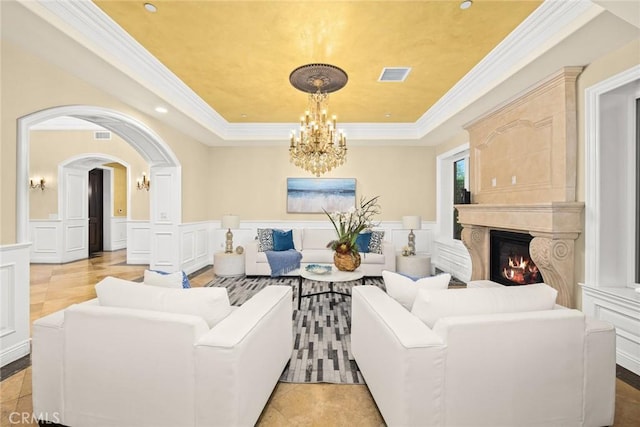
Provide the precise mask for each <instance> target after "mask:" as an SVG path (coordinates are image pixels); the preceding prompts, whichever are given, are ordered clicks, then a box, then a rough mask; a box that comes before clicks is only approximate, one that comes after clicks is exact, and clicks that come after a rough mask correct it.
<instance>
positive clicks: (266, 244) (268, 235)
mask: <svg viewBox="0 0 640 427" xmlns="http://www.w3.org/2000/svg"><path fill="white" fill-rule="evenodd" d="M272 250H273V230H272V229H270V228H258V252H264V251H272Z"/></svg>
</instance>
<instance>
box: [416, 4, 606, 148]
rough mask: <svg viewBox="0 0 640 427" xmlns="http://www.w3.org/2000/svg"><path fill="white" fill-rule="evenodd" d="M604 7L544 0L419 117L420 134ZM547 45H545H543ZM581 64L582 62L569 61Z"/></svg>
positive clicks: (511, 74) (496, 83)
mask: <svg viewBox="0 0 640 427" xmlns="http://www.w3.org/2000/svg"><path fill="white" fill-rule="evenodd" d="M602 11H603V9H602V8H601V7H599V6H594V5H593V3H592V2H591V1H590V0H576V1H554V0H547V1H545V2H544V3H542V4H541V5H540V6H539V7H538V8H537V9H536V10H535V11H534V12H533V13H532V14H531V15H529V16H528V17H527V19H525V20H524V21H523V22H522V23H521V24H520V25H519V26H518V27H517V28H516V29H515V30H513V31H512V32H511V34H509V35H508V36H507V37H506V38H505V39H504V40H503V41H502V42H500V43H499V44H498V46H496V47H495V48H494V49H493V50H492V51H491V52H489V54H488V55H487V56H485V57H484V58H483V59H482V60H481V61H480V62H479V63H478V64H477V65H476V66H475V67H473V68H472V69H471V71H469V72H468V73H467V74H466V75H465V76H464V77H463V78H462V79H460V81H458V83H456V84H455V85H454V86H453V87H452V88H451V89H449V91H448V92H447V93H446V94H445V95H444V96H443V97H442V98H440V100H438V102H436V103H435V104H434V105H433V106H432V107H431V108H430V109H429V110H428V111H427V112H426V113H425V114H424V115H422V117H420V118H419V119H418V120H417V121H416V126H417V128H418V130H417V134H418V135H419V137H420V138H422V137H424V136H425V135H427V134H428V133H429V132H431V131H433V130H434V129H435V128H437V127H438V126H440V125H441V124H443V123H444V122H445V121H446V120H448V119H450V118H451V117H452V116H453V115H455V114H456V113H458V112H460V111H461V110H463V109H464V108H466V107H468V106H469V105H471V104H472V103H473V102H475V101H477V100H478V99H480V98H481V97H482V96H483V95H486V94H487V93H488V92H489V91H490V90H492V89H494V88H495V87H497V86H498V85H499V84H500V83H501V82H503V81H505V80H506V79H507V78H509V77H511V76H513V75H514V74H515V73H516V72H518V71H519V70H521V69H522V68H523V67H525V66H526V65H527V64H529V63H531V62H533V61H534V60H535V59H536V58H537V57H539V56H540V55H542V54H543V53H544V51H546V50H548V49H549V48H551V47H552V46H553V45H555V44H557V43H558V42H560V41H561V40H562V39H564V37H566V36H567V35H568V29H569V28H571V31H573V30H575V29H577V28H579V27H581V26H583V25H584V24H586V23H587V22H588V21H590V20H591V19H593V18H595V16H596V15H597V14H599V13H600V12H602ZM543 47H544V48H543ZM568 65H581V64H568Z"/></svg>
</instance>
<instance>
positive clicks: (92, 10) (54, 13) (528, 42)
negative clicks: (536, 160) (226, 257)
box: [20, 0, 604, 145]
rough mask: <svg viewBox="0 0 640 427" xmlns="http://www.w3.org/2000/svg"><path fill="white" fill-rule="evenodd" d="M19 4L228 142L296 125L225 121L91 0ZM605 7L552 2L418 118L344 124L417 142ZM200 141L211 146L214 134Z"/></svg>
mask: <svg viewBox="0 0 640 427" xmlns="http://www.w3.org/2000/svg"><path fill="white" fill-rule="evenodd" d="M20 2H21V4H22V5H24V6H25V7H26V8H28V9H29V10H31V11H32V12H33V13H35V14H37V15H38V16H40V17H41V18H43V19H45V20H46V21H47V22H49V23H50V24H52V25H53V26H55V27H56V28H57V29H58V30H60V31H62V32H64V33H65V34H67V35H68V36H70V37H72V38H73V39H74V40H75V41H76V42H78V43H79V44H81V45H82V46H84V47H85V48H87V49H89V50H90V51H91V52H93V53H94V54H95V55H97V56H98V57H100V58H102V59H103V60H104V61H106V62H108V63H109V64H111V65H112V66H114V67H116V68H117V69H118V70H120V71H121V72H122V73H124V74H125V75H127V76H129V77H130V78H132V79H134V80H135V81H136V82H137V83H138V84H140V85H141V86H142V87H144V88H145V89H147V90H149V91H150V92H151V93H153V94H155V95H156V96H158V97H159V98H161V99H163V100H164V101H166V102H167V104H169V105H171V106H172V107H173V108H175V109H176V110H178V111H180V112H181V113H183V114H185V115H186V116H188V117H190V118H191V119H192V120H193V121H194V122H196V123H197V124H199V125H200V126H202V127H204V128H205V129H207V130H209V131H210V132H212V133H214V134H215V135H217V136H218V137H219V138H220V139H221V140H222V141H242V140H252V141H280V142H281V143H282V144H284V143H286V142H287V141H288V135H289V134H290V131H291V130H292V129H295V128H296V126H297V124H293V123H291V124H289V123H229V122H227V121H226V120H225V119H224V118H223V117H222V116H221V115H220V114H219V113H218V112H217V111H215V110H214V109H213V108H212V107H211V106H210V105H209V104H207V103H206V102H204V100H203V99H202V98H200V97H199V96H198V95H197V94H196V93H195V92H194V91H193V90H192V89H191V88H189V87H188V86H187V85H186V84H185V83H184V82H182V80H180V79H179V78H178V77H177V76H176V75H175V74H173V73H172V72H171V71H170V70H169V69H168V68H167V67H166V66H164V64H162V63H161V62H160V61H159V60H158V59H157V58H155V57H154V56H153V55H152V54H151V53H149V52H148V51H147V50H146V49H145V48H144V47H143V46H142V45H140V44H139V43H138V42H137V41H136V40H134V39H133V38H132V37H131V36H130V35H129V34H128V33H127V32H125V31H124V30H123V29H122V28H121V27H120V26H119V25H118V24H116V23H115V22H114V21H113V20H112V19H111V18H110V17H109V16H108V15H106V14H105V13H104V12H103V11H102V10H101V9H100V8H99V7H98V6H96V5H95V4H94V3H93V2H92V1H89V0H75V1H47V0H37V1H29V0H26V1H23V0H20ZM603 10H604V9H603V8H601V7H600V6H596V5H594V4H593V3H592V2H591V1H590V0H574V1H560V0H546V1H545V2H544V3H542V4H541V5H540V6H539V7H538V8H537V9H536V10H535V11H534V12H533V13H532V14H531V15H530V16H529V17H528V18H527V19H525V21H523V23H522V24H520V25H519V26H518V27H517V28H516V29H515V30H514V31H513V32H512V33H511V34H509V36H507V37H506V38H505V39H504V40H503V41H502V42H501V43H500V44H499V45H498V46H497V47H496V48H494V49H493V50H492V51H491V52H490V53H489V54H488V55H487V56H486V57H485V58H484V59H483V60H482V61H480V62H479V63H478V64H477V65H476V66H475V67H474V68H473V69H472V70H471V71H470V72H469V73H467V75H465V76H464V77H463V78H462V79H461V80H460V81H459V82H458V83H457V84H456V85H455V86H453V88H452V89H450V90H449V91H448V92H447V93H446V94H445V95H444V96H443V97H442V98H441V99H440V100H439V101H438V102H436V103H435V104H434V105H433V106H432V107H431V108H430V109H429V110H428V111H427V112H425V114H423V115H422V117H420V119H418V120H417V121H416V122H415V123H343V124H342V125H341V127H342V128H343V129H345V131H346V133H347V135H348V138H349V139H350V140H351V141H354V140H361V141H364V140H370V141H380V140H393V141H396V140H402V141H413V142H416V141H418V140H420V139H422V138H424V137H425V136H426V135H427V134H429V133H430V132H432V131H434V130H435V129H437V128H438V127H440V126H441V125H443V124H444V123H445V122H446V121H447V120H449V119H451V118H452V117H453V116H454V115H456V114H457V113H459V112H460V111H462V110H463V109H464V108H465V107H467V106H469V105H470V104H471V103H473V102H475V101H477V100H478V99H480V98H481V97H482V96H483V95H485V94H487V93H488V92H489V91H490V90H491V89H493V88H495V87H496V86H498V85H499V84H500V83H502V82H504V81H505V80H506V79H507V78H509V77H511V76H512V75H514V74H515V73H516V72H517V71H519V70H521V69H522V68H524V67H525V66H526V65H527V64H528V63H530V62H531V61H533V60H534V59H535V58H537V57H538V56H540V55H541V54H542V53H543V52H544V51H545V50H547V49H549V48H550V47H552V46H553V45H554V44H555V43H557V42H558V41H560V40H562V38H564V37H566V35H568V34H569V33H570V32H571V31H572V30H575V29H576V28H579V27H580V26H582V25H584V24H585V23H586V22H588V21H589V20H591V19H593V18H594V17H595V16H597V14H599V13H601V12H602V11H603ZM115 96H117V95H115ZM202 142H204V143H205V144H209V145H211V144H212V142H211V141H210V140H208V141H202ZM213 144H215V145H218V144H219V143H213ZM220 145H224V143H222V144H220Z"/></svg>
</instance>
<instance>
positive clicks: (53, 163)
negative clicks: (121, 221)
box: [29, 130, 149, 220]
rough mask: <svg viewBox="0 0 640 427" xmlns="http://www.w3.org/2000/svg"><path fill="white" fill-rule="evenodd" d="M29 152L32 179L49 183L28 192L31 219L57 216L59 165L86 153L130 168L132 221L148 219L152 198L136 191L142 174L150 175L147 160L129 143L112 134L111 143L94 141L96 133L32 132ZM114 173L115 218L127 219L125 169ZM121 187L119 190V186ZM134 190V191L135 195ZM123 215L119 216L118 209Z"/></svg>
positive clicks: (121, 168) (122, 168)
mask: <svg viewBox="0 0 640 427" xmlns="http://www.w3.org/2000/svg"><path fill="white" fill-rule="evenodd" d="M30 137H31V138H30V139H31V140H30V148H29V170H30V176H31V177H33V178H38V177H40V176H44V177H45V179H46V181H47V186H46V190H45V191H40V190H31V191H30V192H29V218H30V219H48V218H49V217H50V215H51V214H58V213H59V212H58V187H59V185H58V184H59V183H58V182H57V181H58V165H59V164H61V163H64V162H65V161H67V160H68V159H70V158H72V157H77V156H81V155H82V154H83V153H87V154H88V153H100V154H107V155H110V156H114V157H117V158H119V159H121V160H123V161H125V162H127V163H128V164H129V165H130V167H131V181H132V183H131V187H130V189H131V190H132V192H131V216H130V218H131V219H137V220H148V219H149V194H148V193H147V192H146V191H137V190H136V189H135V180H136V178H137V177H139V176H141V175H142V172H146V173H147V175H148V174H149V167H148V166H147V163H146V162H145V161H144V159H143V158H142V157H141V156H140V155H139V154H138V152H137V151H136V150H134V149H133V148H132V147H131V146H130V145H129V144H128V143H127V142H126V141H124V140H123V139H122V138H120V137H119V136H117V135H115V134H112V136H111V140H109V141H95V140H94V139H93V131H88V130H84V131H79V130H76V131H31V134H30ZM115 165H117V166H118V167H119V170H120V172H119V173H118V172H117V171H116V173H115V180H114V181H115V182H114V184H115V188H114V190H116V189H117V191H114V199H115V200H114V210H115V213H114V215H115V216H126V211H127V205H126V203H127V195H126V169H125V168H124V167H123V166H121V165H119V164H117V163H116V164H115ZM118 184H119V185H120V186H118ZM133 190H135V191H133ZM119 208H120V209H123V212H122V213H119V214H118V213H117V212H118V209H119Z"/></svg>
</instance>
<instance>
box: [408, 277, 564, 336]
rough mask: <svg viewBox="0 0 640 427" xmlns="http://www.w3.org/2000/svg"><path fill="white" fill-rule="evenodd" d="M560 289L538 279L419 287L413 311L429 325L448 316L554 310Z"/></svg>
mask: <svg viewBox="0 0 640 427" xmlns="http://www.w3.org/2000/svg"><path fill="white" fill-rule="evenodd" d="M557 296H558V291H557V290H555V289H553V288H552V287H551V286H549V285H545V284H544V283H539V284H535V285H523V286H501V287H498V288H475V289H472V288H466V289H449V290H444V291H431V290H420V291H419V292H418V295H417V296H416V300H415V302H414V304H413V309H412V310H411V312H412V313H413V314H414V315H415V316H417V317H418V318H419V319H420V320H422V321H423V322H424V323H425V324H426V325H427V326H429V327H430V328H432V327H433V325H435V323H436V322H437V321H438V319H440V318H442V317H449V316H468V315H476V314H494V313H517V312H524V311H541V310H551V309H553V307H554V305H555V303H556V297H557Z"/></svg>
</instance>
